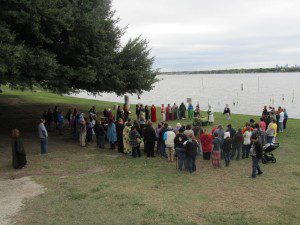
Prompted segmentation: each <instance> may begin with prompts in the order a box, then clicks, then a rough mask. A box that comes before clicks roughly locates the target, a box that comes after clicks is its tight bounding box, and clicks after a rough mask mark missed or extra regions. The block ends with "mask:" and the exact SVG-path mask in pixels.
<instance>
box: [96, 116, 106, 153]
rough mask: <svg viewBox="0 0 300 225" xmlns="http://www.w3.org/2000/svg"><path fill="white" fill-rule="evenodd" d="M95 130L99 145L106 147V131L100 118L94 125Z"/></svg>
mask: <svg viewBox="0 0 300 225" xmlns="http://www.w3.org/2000/svg"><path fill="white" fill-rule="evenodd" d="M94 132H95V134H96V137H97V147H99V148H104V144H105V131H104V128H103V126H102V124H101V122H100V121H99V120H97V121H96V124H95V126H94Z"/></svg>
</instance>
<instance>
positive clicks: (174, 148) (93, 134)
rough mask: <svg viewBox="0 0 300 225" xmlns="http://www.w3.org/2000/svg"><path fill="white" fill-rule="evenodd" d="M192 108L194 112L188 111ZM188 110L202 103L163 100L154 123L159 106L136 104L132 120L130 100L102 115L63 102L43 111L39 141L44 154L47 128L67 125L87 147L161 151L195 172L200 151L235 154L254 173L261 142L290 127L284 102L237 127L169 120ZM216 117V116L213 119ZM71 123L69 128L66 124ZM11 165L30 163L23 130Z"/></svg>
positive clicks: (215, 157) (16, 136)
mask: <svg viewBox="0 0 300 225" xmlns="http://www.w3.org/2000/svg"><path fill="white" fill-rule="evenodd" d="M189 110H190V111H189ZM186 111H187V112H188V115H189V118H190V117H191V118H193V117H195V116H200V113H201V112H200V107H199V106H198V105H197V106H196V109H195V110H194V108H193V107H192V105H191V104H189V106H188V107H187V108H186V107H185V105H184V104H181V105H180V106H179V107H177V105H176V104H174V105H173V106H172V107H171V106H170V104H168V106H167V107H166V108H164V105H162V108H161V113H162V121H161V122H160V123H158V125H157V127H154V126H153V123H154V122H156V121H157V117H156V107H155V106H154V105H152V106H151V107H148V106H145V107H144V106H143V105H141V104H138V105H136V119H134V120H133V119H131V116H130V115H131V112H130V111H129V108H128V107H127V105H124V106H123V108H121V107H120V106H119V107H117V108H116V114H115V115H114V113H113V112H112V110H111V109H104V111H103V112H102V113H101V114H99V113H98V112H97V111H96V107H95V106H93V107H92V108H91V109H90V110H89V113H88V114H87V115H85V114H84V113H80V112H79V111H78V110H77V109H76V108H75V109H73V110H68V112H67V113H66V114H65V115H64V114H63V113H62V111H61V110H59V107H57V106H55V108H54V110H53V111H52V110H51V109H48V111H45V112H44V113H43V116H42V118H41V119H40V123H39V125H38V133H39V137H40V141H41V154H46V153H47V152H48V131H47V130H50V131H52V132H53V131H55V130H57V131H58V133H59V134H60V135H63V134H64V131H65V130H70V132H69V133H71V135H72V138H73V139H74V140H77V141H78V143H79V145H80V146H82V147H85V146H87V145H89V144H91V143H92V142H93V141H95V142H96V144H97V147H98V148H105V144H106V142H108V143H109V145H110V149H116V148H117V149H118V152H120V153H124V154H126V155H130V156H132V157H133V158H135V157H141V155H142V153H141V149H143V150H144V153H145V154H146V155H147V157H155V156H160V157H163V158H166V161H167V162H170V163H172V162H175V160H176V161H177V162H176V165H177V166H178V170H180V171H182V170H185V171H189V172H190V173H193V172H195V171H196V158H197V156H202V157H203V160H211V162H212V166H213V167H214V168H218V167H220V166H221V160H224V164H225V166H229V165H230V162H231V161H232V160H233V159H236V160H240V159H246V158H249V157H250V156H251V157H252V162H253V163H252V166H253V172H252V175H251V177H253V178H255V177H256V175H257V174H262V171H261V169H260V167H259V164H258V161H259V159H260V158H261V157H262V153H263V146H264V145H265V144H266V143H272V142H274V141H275V139H276V137H277V133H278V132H283V131H284V129H286V127H287V120H288V115H287V111H286V110H285V109H282V108H281V107H279V108H278V110H277V111H276V110H275V109H274V108H272V107H269V109H268V108H267V107H266V106H265V107H264V109H263V112H262V116H261V118H260V121H254V119H251V120H250V121H248V122H246V123H245V126H244V127H243V128H240V129H237V130H235V129H234V128H233V127H232V126H231V124H228V125H227V126H226V128H224V127H223V126H222V125H220V124H219V125H216V126H215V127H214V128H213V129H212V130H211V131H210V130H208V129H205V128H203V127H198V126H192V125H191V124H187V125H183V124H181V123H177V124H176V126H175V127H172V126H171V124H168V123H169V121H172V120H178V119H185V114H186ZM206 113H207V116H208V117H209V116H212V117H213V111H212V109H211V107H209V109H208V110H207V111H206ZM223 114H225V115H226V118H227V119H228V120H230V109H229V107H228V106H226V107H225V109H224V113H223ZM210 121H211V122H212V123H213V122H214V118H212V119H211V120H210ZM65 127H68V129H65ZM12 148H13V167H14V168H16V169H20V168H23V167H24V166H25V165H26V153H25V150H24V146H23V142H22V139H21V138H20V132H19V130H18V129H14V130H13V131H12Z"/></svg>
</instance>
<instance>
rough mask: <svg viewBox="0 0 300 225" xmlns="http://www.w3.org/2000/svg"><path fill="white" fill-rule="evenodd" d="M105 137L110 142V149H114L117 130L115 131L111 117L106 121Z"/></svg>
mask: <svg viewBox="0 0 300 225" xmlns="http://www.w3.org/2000/svg"><path fill="white" fill-rule="evenodd" d="M107 138H108V141H109V143H110V149H113V150H114V149H115V144H116V141H117V132H116V125H115V123H114V121H113V120H112V119H110V120H109V122H108V129H107Z"/></svg>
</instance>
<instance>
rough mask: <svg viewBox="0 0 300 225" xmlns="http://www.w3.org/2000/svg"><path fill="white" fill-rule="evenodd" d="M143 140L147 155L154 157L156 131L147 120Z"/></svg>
mask: <svg viewBox="0 0 300 225" xmlns="http://www.w3.org/2000/svg"><path fill="white" fill-rule="evenodd" d="M143 131H144V135H143V136H144V142H145V150H146V153H147V157H154V147H155V142H156V133H155V130H154V128H153V127H152V123H151V122H148V124H147V127H145V128H144V130H143Z"/></svg>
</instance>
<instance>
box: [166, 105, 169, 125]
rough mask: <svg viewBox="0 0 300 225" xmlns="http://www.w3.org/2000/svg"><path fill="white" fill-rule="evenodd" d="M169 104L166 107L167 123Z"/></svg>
mask: <svg viewBox="0 0 300 225" xmlns="http://www.w3.org/2000/svg"><path fill="white" fill-rule="evenodd" d="M169 119H170V118H169V104H168V106H167V107H166V121H169Z"/></svg>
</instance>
